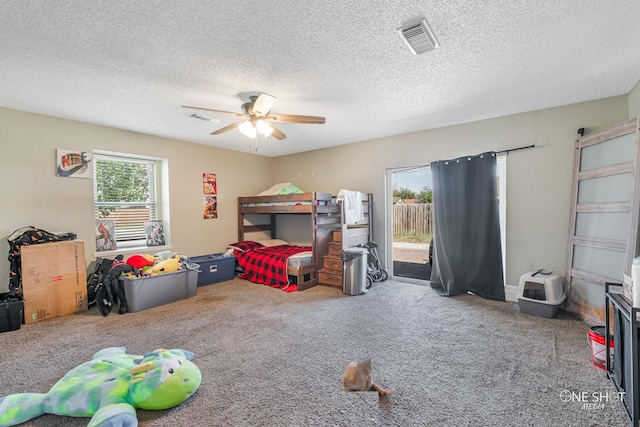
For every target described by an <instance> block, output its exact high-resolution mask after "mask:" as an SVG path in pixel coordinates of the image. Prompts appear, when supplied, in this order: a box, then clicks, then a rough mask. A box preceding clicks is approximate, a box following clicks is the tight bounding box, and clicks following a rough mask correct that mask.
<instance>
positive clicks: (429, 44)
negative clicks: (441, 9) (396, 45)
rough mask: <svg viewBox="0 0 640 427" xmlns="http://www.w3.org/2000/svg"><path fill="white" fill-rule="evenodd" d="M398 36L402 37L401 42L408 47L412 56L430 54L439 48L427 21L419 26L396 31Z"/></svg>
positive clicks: (421, 22) (423, 21)
mask: <svg viewBox="0 0 640 427" xmlns="http://www.w3.org/2000/svg"><path fill="white" fill-rule="evenodd" d="M398 34H400V37H402V40H404V42H405V43H406V44H407V46H409V49H411V52H413V54H414V55H419V54H421V53H425V52H431V51H432V50H434V49H435V48H437V47H438V46H440V45H439V44H438V41H437V40H436V37H435V36H434V35H433V31H431V28H429V25H428V24H427V21H426V20H424V19H423V20H422V21H420V23H419V24H416V25H413V26H410V27H408V28H400V29H398Z"/></svg>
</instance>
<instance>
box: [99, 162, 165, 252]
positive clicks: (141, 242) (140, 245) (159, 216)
mask: <svg viewBox="0 0 640 427" xmlns="http://www.w3.org/2000/svg"><path fill="white" fill-rule="evenodd" d="M98 159H108V160H112V161H123V162H139V163H145V164H146V163H149V164H151V165H152V167H153V171H152V175H153V180H152V182H151V183H150V184H149V187H150V188H149V193H150V198H149V201H146V202H141V203H136V202H122V203H107V202H98V201H97V180H96V176H97V174H96V168H97V160H98ZM166 161H167V160H166V159H160V158H156V157H150V156H141V155H132V154H124V153H114V152H108V151H94V153H93V202H94V210H93V212H94V219H98V218H99V208H100V207H101V206H114V205H115V206H123V207H127V206H129V207H130V206H147V207H149V208H150V218H149V219H150V220H162V221H163V228H164V234H165V245H164V246H152V247H150V246H147V241H146V239H145V238H144V237H142V238H138V239H126V238H124V237H123V236H122V235H120V237H117V239H118V240H117V250H115V251H101V252H96V256H108V255H111V254H119V253H122V252H123V251H124V252H126V251H134V252H135V251H137V250H140V249H147V248H153V250H154V252H157V251H161V250H164V249H169V248H171V246H169V242H170V236H169V227H168V224H167V218H165V217H164V216H163V213H164V210H163V205H164V204H165V203H163V201H164V200H163V194H166V191H164V189H163V186H165V185H166V182H167V179H163V178H165V177H164V176H162V175H163V174H164V173H166V169H167V168H166ZM164 198H168V197H164ZM116 236H118V229H117V227H116Z"/></svg>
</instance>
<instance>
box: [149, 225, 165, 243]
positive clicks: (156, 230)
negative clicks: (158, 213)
mask: <svg viewBox="0 0 640 427" xmlns="http://www.w3.org/2000/svg"><path fill="white" fill-rule="evenodd" d="M144 231H145V235H146V237H147V246H163V245H164V244H165V240H164V227H163V225H162V221H161V220H153V221H146V222H145V223H144Z"/></svg>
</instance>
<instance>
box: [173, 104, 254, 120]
mask: <svg viewBox="0 0 640 427" xmlns="http://www.w3.org/2000/svg"><path fill="white" fill-rule="evenodd" d="M182 108H191V109H192V110H203V111H213V112H214V113H223V114H233V115H234V116H240V117H244V116H245V115H244V114H242V113H234V112H231V111H224V110H213V109H211V108H202V107H190V106H188V105H183V106H182Z"/></svg>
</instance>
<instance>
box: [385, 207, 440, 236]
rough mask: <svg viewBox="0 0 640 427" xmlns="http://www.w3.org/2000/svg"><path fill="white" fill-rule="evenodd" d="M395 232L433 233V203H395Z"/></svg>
mask: <svg viewBox="0 0 640 427" xmlns="http://www.w3.org/2000/svg"><path fill="white" fill-rule="evenodd" d="M393 234H433V203H417V204H413V205H393Z"/></svg>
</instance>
